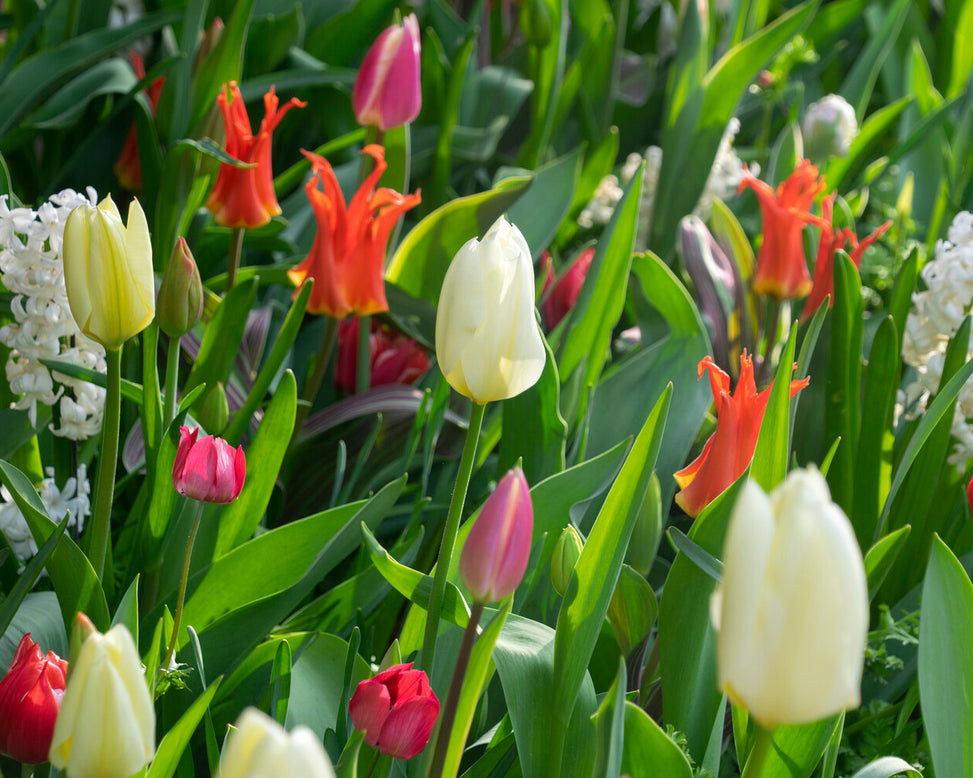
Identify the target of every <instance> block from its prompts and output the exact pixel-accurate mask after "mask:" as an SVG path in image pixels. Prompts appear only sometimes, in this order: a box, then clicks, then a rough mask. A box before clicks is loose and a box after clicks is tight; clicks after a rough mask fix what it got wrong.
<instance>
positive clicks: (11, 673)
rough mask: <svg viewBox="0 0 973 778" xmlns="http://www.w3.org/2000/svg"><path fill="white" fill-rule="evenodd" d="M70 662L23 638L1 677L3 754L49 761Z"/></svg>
mask: <svg viewBox="0 0 973 778" xmlns="http://www.w3.org/2000/svg"><path fill="white" fill-rule="evenodd" d="M67 672H68V663H67V662H65V661H64V660H63V659H61V658H60V657H59V656H58V655H57V654H55V653H54V652H53V651H48V652H47V656H44V654H43V653H42V652H41V647H40V646H39V645H37V644H36V643H35V642H34V641H33V640H31V638H30V633H29V632H28V633H27V634H26V635H24V636H23V637H22V638H21V639H20V644H19V645H18V646H17V651H16V653H15V654H14V658H13V662H11V663H10V669H9V670H8V671H7V674H6V675H5V676H4V677H3V680H0V753H2V754H6V755H7V756H9V757H12V758H14V759H16V760H17V761H18V762H23V763H24V764H39V763H41V762H46V761H47V752H48V751H49V750H50V748H51V736H52V735H53V734H54V721H55V720H56V719H57V712H58V709H59V708H60V707H61V698H62V697H63V696H64V678H65V676H66V675H67Z"/></svg>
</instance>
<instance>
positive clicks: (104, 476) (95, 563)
mask: <svg viewBox="0 0 973 778" xmlns="http://www.w3.org/2000/svg"><path fill="white" fill-rule="evenodd" d="M105 363H106V364H107V365H108V382H107V392H106V394H105V412H104V417H103V421H102V424H101V456H100V457H99V458H98V482H97V484H96V485H95V505H94V510H93V511H92V512H91V513H92V518H91V544H90V547H89V553H88V559H89V560H90V561H91V566H92V567H93V568H94V569H95V572H96V573H97V574H98V578H99V580H104V577H105V576H104V572H105V559H106V558H107V556H108V543H109V540H110V538H109V535H110V529H111V504H112V499H113V498H114V495H115V462H116V460H117V459H118V427H119V424H120V422H121V410H122V349H121V346H119V347H118V348H117V349H107V350H106V352H105Z"/></svg>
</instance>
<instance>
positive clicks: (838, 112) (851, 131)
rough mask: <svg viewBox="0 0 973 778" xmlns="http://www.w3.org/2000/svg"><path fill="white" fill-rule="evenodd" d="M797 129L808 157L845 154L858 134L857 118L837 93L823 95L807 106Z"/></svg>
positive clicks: (845, 155)
mask: <svg viewBox="0 0 973 778" xmlns="http://www.w3.org/2000/svg"><path fill="white" fill-rule="evenodd" d="M801 130H802V131H803V135H804V143H805V145H806V148H807V150H808V156H809V157H812V158H814V159H827V158H828V157H847V156H848V151H849V149H850V148H851V142H852V141H853V140H854V139H855V136H856V135H857V134H858V119H857V117H856V116H855V109H854V108H852V107H851V105H849V104H848V101H847V100H845V98H843V97H842V96H841V95H825V96H824V97H822V98H821V99H820V100H818V101H817V102H815V103H811V105H809V106H808V107H807V113H806V114H805V115H804V122H803V123H802V125H801Z"/></svg>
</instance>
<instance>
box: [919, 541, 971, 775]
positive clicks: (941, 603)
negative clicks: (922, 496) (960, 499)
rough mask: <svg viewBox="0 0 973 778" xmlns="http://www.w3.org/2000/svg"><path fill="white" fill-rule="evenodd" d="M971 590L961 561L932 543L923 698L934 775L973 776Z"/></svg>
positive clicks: (922, 639)
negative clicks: (972, 733)
mask: <svg viewBox="0 0 973 778" xmlns="http://www.w3.org/2000/svg"><path fill="white" fill-rule="evenodd" d="M970 645H973V584H971V583H970V578H969V576H968V575H967V573H966V571H965V570H964V569H963V566H962V565H961V564H960V563H959V560H958V559H957V558H956V557H955V556H954V555H953V552H952V551H950V550H949V547H948V546H947V545H946V544H945V543H943V541H942V540H940V538H939V537H938V536H934V537H933V541H932V549H931V551H930V554H929V565H928V567H927V568H926V578H925V581H924V583H923V587H922V619H921V621H920V624H919V698H920V700H921V704H922V720H923V723H924V726H925V732H926V737H927V738H928V739H929V750H930V752H931V754H932V763H933V767H934V768H935V770H936V775H942V776H947V775H949V776H954V775H955V776H956V777H957V778H960V777H961V776H962V777H963V778H969V776H971V775H973V740H971V739H970V738H969V737H967V733H968V732H970V731H973V665H971V664H970V661H969V648H970Z"/></svg>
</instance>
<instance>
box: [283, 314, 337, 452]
mask: <svg viewBox="0 0 973 778" xmlns="http://www.w3.org/2000/svg"><path fill="white" fill-rule="evenodd" d="M337 339H338V320H337V319H332V318H331V317H330V316H329V317H328V323H327V325H326V326H325V328H324V335H323V336H322V337H321V346H320V348H319V349H318V355H317V357H316V358H315V360H314V367H313V369H312V371H311V375H309V376H308V378H307V381H306V382H305V383H304V391H303V392H301V399H302V400H303V401H304V402H302V403H300V404H299V405H298V406H297V416H296V418H295V419H294V432H293V433H292V434H291V445H292V446H293V445H294V441H295V440H297V436H298V433H299V432H300V431H301V425H302V424H303V423H304V420H305V419H306V418H307V415H308V413H310V411H311V406H312V405H314V398H315V397H317V396H318V391H319V390H320V389H321V382H322V381H323V380H324V374H325V373H326V372H327V371H328V363H329V362H330V361H331V352H332V351H333V350H334V344H335V341H337Z"/></svg>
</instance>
